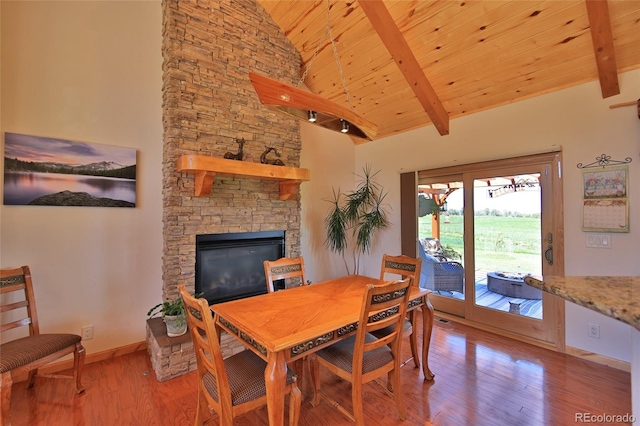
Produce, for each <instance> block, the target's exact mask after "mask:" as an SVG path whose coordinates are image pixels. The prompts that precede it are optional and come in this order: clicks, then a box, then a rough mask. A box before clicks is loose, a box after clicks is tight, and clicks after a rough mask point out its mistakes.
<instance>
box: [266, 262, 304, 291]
mask: <svg viewBox="0 0 640 426" xmlns="http://www.w3.org/2000/svg"><path fill="white" fill-rule="evenodd" d="M263 264H264V276H265V278H266V280H267V291H268V292H269V293H272V292H274V291H275V289H274V287H273V282H274V281H278V280H282V279H285V280H288V279H294V278H295V279H297V280H298V281H299V285H306V283H307V278H306V276H305V270H304V259H303V258H302V256H300V257H296V258H288V257H282V258H280V259H278V260H265V261H264V262H263Z"/></svg>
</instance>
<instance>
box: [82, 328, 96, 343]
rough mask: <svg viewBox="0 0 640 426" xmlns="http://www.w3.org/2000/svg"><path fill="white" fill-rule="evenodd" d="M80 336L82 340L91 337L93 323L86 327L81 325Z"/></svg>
mask: <svg viewBox="0 0 640 426" xmlns="http://www.w3.org/2000/svg"><path fill="white" fill-rule="evenodd" d="M81 336H82V340H91V339H93V325H87V326H86V327H82V330H81Z"/></svg>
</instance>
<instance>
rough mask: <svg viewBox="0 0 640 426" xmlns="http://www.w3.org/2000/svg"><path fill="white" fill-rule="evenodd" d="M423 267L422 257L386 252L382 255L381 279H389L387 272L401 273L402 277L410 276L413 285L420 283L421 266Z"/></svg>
mask: <svg viewBox="0 0 640 426" xmlns="http://www.w3.org/2000/svg"><path fill="white" fill-rule="evenodd" d="M421 267H422V259H416V258H413V257H409V256H405V255H400V256H391V255H388V254H385V255H383V256H382V266H381V267H380V279H381V280H386V279H389V278H388V276H387V274H394V275H400V276H401V277H402V278H406V277H410V278H411V280H412V282H411V285H415V286H417V285H419V284H420V268H421Z"/></svg>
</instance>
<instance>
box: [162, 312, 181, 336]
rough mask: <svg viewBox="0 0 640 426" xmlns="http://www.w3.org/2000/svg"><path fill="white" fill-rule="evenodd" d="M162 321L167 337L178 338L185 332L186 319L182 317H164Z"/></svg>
mask: <svg viewBox="0 0 640 426" xmlns="http://www.w3.org/2000/svg"><path fill="white" fill-rule="evenodd" d="M162 319H163V320H164V322H165V324H167V336H169V337H178V336H182V335H183V334H184V333H186V332H187V319H186V318H185V316H184V315H165V316H164V317H162Z"/></svg>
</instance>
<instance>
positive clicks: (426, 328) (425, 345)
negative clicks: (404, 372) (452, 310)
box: [422, 296, 435, 381]
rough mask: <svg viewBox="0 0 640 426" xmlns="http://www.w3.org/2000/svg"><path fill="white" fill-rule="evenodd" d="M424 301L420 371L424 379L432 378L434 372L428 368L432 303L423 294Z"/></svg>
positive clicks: (429, 379) (431, 329) (431, 328)
mask: <svg viewBox="0 0 640 426" xmlns="http://www.w3.org/2000/svg"><path fill="white" fill-rule="evenodd" d="M424 300H425V303H424V305H422V371H423V373H424V379H425V380H427V381H431V380H433V377H434V376H435V374H433V373H432V372H431V370H430V369H429V346H430V345H431V332H432V331H433V316H434V314H433V305H432V304H431V301H430V300H429V296H424Z"/></svg>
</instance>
